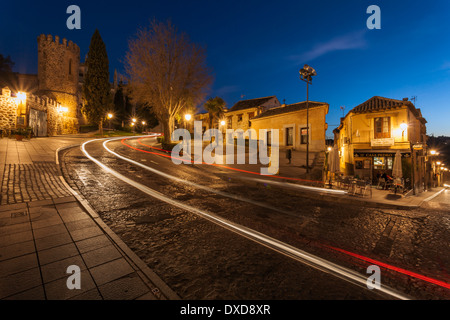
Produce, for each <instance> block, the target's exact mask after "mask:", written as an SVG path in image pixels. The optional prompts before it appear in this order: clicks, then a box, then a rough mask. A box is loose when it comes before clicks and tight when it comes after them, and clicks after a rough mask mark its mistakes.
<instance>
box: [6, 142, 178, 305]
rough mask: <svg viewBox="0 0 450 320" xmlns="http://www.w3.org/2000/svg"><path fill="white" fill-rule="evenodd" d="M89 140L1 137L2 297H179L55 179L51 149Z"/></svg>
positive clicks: (161, 298) (54, 153)
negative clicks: (78, 283) (75, 285)
mask: <svg viewBox="0 0 450 320" xmlns="http://www.w3.org/2000/svg"><path fill="white" fill-rule="evenodd" d="M88 139H89V137H88V136H87V135H79V136H61V137H52V138H37V139H32V140H24V141H22V142H18V141H15V140H12V139H0V179H1V192H0V195H1V200H0V201H1V202H0V203H1V206H0V299H6V300H19V299H26V300H34V299H37V300H63V299H82V300H131V299H145V300H148V299H150V300H168V299H179V297H178V296H177V295H176V294H175V293H174V292H173V291H172V290H171V289H170V288H169V287H168V286H167V285H166V284H165V283H164V282H163V281H161V279H160V278H159V277H158V276H157V275H156V274H154V273H153V272H152V271H151V270H150V269H149V268H148V267H147V265H145V263H143V262H142V261H141V260H140V259H139V258H138V257H137V256H136V255H135V254H134V253H133V252H132V251H131V250H130V249H129V248H128V247H127V246H126V245H125V244H124V243H123V242H122V241H121V240H120V239H119V238H118V237H117V236H116V235H115V234H114V233H113V232H112V231H111V230H110V229H109V228H108V227H107V226H106V225H105V224H104V223H103V221H101V219H100V218H99V217H98V215H97V214H96V213H95V212H94V211H93V210H92V209H91V208H90V206H89V204H88V203H86V202H85V201H84V200H83V199H82V198H81V197H80V196H79V195H78V194H76V192H75V191H73V190H71V189H70V187H69V186H68V185H67V184H66V183H65V181H64V180H63V179H61V177H60V173H59V168H58V166H57V165H56V162H55V160H56V151H57V150H58V149H59V148H61V147H67V146H73V145H77V144H80V143H82V142H83V141H86V140H88ZM70 266H77V267H79V270H80V277H79V279H80V281H81V288H80V289H69V286H70V284H71V283H76V282H74V281H73V277H72V276H73V274H72V273H71V272H70V270H69V272H68V268H69V267H70ZM68 283H69V286H68Z"/></svg>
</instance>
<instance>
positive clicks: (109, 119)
mask: <svg viewBox="0 0 450 320" xmlns="http://www.w3.org/2000/svg"><path fill="white" fill-rule="evenodd" d="M113 117H114V115H113V114H112V113H108V121H109V130H111V119H112V118H113Z"/></svg>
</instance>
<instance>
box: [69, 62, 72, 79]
mask: <svg viewBox="0 0 450 320" xmlns="http://www.w3.org/2000/svg"><path fill="white" fill-rule="evenodd" d="M70 75H72V59H69V76H70Z"/></svg>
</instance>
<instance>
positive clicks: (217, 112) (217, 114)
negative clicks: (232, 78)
mask: <svg viewBox="0 0 450 320" xmlns="http://www.w3.org/2000/svg"><path fill="white" fill-rule="evenodd" d="M225 106H226V103H225V101H224V100H223V99H222V98H220V97H215V98H209V99H208V100H207V101H206V102H205V105H204V107H205V109H206V111H208V114H209V128H210V129H212V127H213V123H216V122H218V121H217V120H219V119H220V118H221V117H222V116H223V114H224V113H225Z"/></svg>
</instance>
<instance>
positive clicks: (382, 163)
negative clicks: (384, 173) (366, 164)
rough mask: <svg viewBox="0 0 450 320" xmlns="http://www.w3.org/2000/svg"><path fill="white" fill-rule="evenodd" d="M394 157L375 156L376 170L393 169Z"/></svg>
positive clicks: (374, 165)
mask: <svg viewBox="0 0 450 320" xmlns="http://www.w3.org/2000/svg"><path fill="white" fill-rule="evenodd" d="M393 164H394V158H392V157H374V158H373V167H374V169H375V170H392V168H393Z"/></svg>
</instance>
